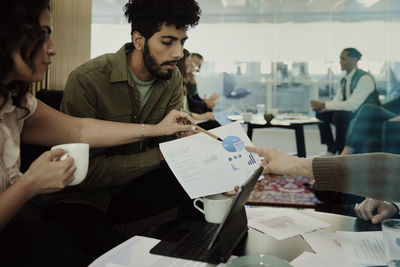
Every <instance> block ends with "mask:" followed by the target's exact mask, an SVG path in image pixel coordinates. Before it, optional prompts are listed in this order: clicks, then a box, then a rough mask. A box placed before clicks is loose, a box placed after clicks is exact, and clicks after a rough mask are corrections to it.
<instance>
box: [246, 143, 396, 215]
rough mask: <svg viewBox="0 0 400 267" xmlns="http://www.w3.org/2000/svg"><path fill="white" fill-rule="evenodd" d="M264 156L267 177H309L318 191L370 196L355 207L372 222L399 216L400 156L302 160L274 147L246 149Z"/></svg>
mask: <svg viewBox="0 0 400 267" xmlns="http://www.w3.org/2000/svg"><path fill="white" fill-rule="evenodd" d="M246 150H247V151H249V152H252V153H257V154H259V155H260V156H262V157H264V160H263V161H262V163H261V166H263V167H264V171H263V174H264V176H266V177H268V176H269V175H282V176H283V175H285V176H290V177H297V176H306V177H310V178H313V179H314V182H315V187H316V188H317V189H318V190H323V191H325V190H330V191H337V192H343V193H349V194H355V195H361V196H370V197H373V198H375V199H381V200H373V199H369V198H367V199H366V200H365V201H364V202H363V203H362V204H361V205H360V204H358V205H356V207H355V212H356V215H357V216H358V217H359V218H361V219H363V220H369V221H371V222H372V223H379V222H381V221H382V220H383V219H385V218H389V217H392V216H395V215H397V216H398V215H399V208H398V206H397V205H398V204H397V205H396V204H395V203H391V202H388V201H400V179H399V176H400V155H394V154H389V153H368V154H357V155H346V156H336V157H315V158H312V159H310V158H298V157H294V156H290V155H288V154H286V153H282V152H280V151H278V150H276V149H274V148H261V147H246Z"/></svg>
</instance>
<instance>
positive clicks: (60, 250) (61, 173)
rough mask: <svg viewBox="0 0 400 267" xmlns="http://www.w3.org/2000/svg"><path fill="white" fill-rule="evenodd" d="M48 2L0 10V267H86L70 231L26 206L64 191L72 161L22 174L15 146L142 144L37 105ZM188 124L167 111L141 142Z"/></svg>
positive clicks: (135, 127)
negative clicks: (32, 90) (35, 84)
mask: <svg viewBox="0 0 400 267" xmlns="http://www.w3.org/2000/svg"><path fill="white" fill-rule="evenodd" d="M49 2H50V0H14V1H1V3H0V25H1V31H0V40H1V42H0V51H2V53H1V55H0V59H1V60H0V70H1V71H0V250H1V265H2V266H68V267H70V266H87V265H88V264H89V263H90V258H89V257H88V255H86V253H85V252H84V251H82V250H81V248H80V243H79V240H78V235H77V233H76V232H75V231H74V230H73V229H72V228H70V227H67V226H64V225H61V224H57V223H53V222H48V221H46V220H44V219H43V218H42V217H41V214H40V212H39V211H37V210H33V209H32V208H31V206H30V205H29V204H30V201H31V199H32V198H33V197H35V196H37V195H39V194H48V193H51V192H55V191H59V190H62V189H63V188H65V187H66V186H67V185H68V184H69V183H71V182H72V181H73V179H74V172H75V170H76V166H75V164H74V161H73V159H72V158H71V157H67V158H66V159H65V160H62V161H61V160H59V159H60V157H62V156H63V155H64V154H65V153H66V151H64V150H61V149H55V150H50V151H46V152H45V153H43V154H42V155H41V156H40V157H38V158H37V159H36V160H35V161H34V162H33V163H32V164H31V165H30V167H29V168H28V170H27V171H26V172H25V173H21V172H20V170H19V167H20V150H19V148H20V142H21V141H22V142H25V143H28V144H34V145H46V146H52V145H56V144H60V143H71V142H84V143H88V144H89V145H90V147H107V146H116V145H121V144H127V143H131V142H134V141H137V140H140V138H141V137H142V136H143V132H141V131H142V130H143V126H141V125H140V124H132V123H119V122H108V121H100V120H94V119H90V118H75V117H71V116H68V115H65V114H63V113H61V112H59V111H57V110H55V109H53V108H51V107H49V106H47V105H45V104H44V103H42V102H40V101H38V100H37V99H36V98H35V97H34V96H32V94H31V93H29V89H30V86H31V84H32V83H33V82H38V81H42V80H43V79H44V77H45V73H46V70H47V68H48V66H49V64H50V63H51V59H52V57H53V56H54V55H55V54H56V47H55V44H54V42H53V39H52V37H51V32H52V28H51V23H50V22H51V14H50V3H49ZM182 120H188V121H193V120H192V118H190V116H188V115H187V114H185V113H184V112H179V111H173V112H171V113H170V114H169V115H168V116H167V117H166V118H165V119H164V120H163V121H162V122H160V123H159V124H158V125H147V124H146V125H144V129H145V132H144V136H146V137H151V136H157V135H169V134H172V133H175V132H176V131H187V130H189V129H190V128H191V126H188V125H181V124H180V123H178V122H180V121H182Z"/></svg>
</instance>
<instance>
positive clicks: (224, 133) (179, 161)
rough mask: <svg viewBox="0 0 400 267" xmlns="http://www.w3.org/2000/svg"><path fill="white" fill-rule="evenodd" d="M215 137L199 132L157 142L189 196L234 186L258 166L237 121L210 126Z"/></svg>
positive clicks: (200, 195)
mask: <svg viewBox="0 0 400 267" xmlns="http://www.w3.org/2000/svg"><path fill="white" fill-rule="evenodd" d="M210 132H211V133H213V134H214V135H216V136H218V137H219V138H221V139H222V140H223V141H222V142H221V141H218V140H216V139H214V138H213V137H211V136H209V135H206V134H205V133H198V134H194V135H191V136H188V137H184V138H180V139H177V140H173V141H170V142H165V143H161V144H160V150H161V152H162V154H163V156H164V158H165V160H166V161H167V163H168V165H169V167H170V168H171V170H172V172H173V173H174V174H175V176H176V178H177V179H178V181H179V183H180V184H181V185H182V187H183V188H184V189H185V191H186V193H187V194H188V195H189V196H190V198H192V199H193V198H197V197H202V196H206V195H212V194H217V193H222V192H227V191H230V190H233V188H234V186H235V185H242V183H243V182H244V181H246V180H247V178H249V177H250V176H251V175H252V174H253V172H254V171H255V170H256V169H257V168H258V167H259V166H260V163H261V158H260V157H259V156H258V155H257V154H253V153H249V152H247V151H246V150H245V149H244V147H245V146H253V144H252V143H251V141H250V139H249V138H248V137H247V135H246V133H245V131H244V130H243V128H242V126H241V125H240V123H239V122H233V123H230V124H227V125H223V126H221V127H218V128H215V129H212V130H210Z"/></svg>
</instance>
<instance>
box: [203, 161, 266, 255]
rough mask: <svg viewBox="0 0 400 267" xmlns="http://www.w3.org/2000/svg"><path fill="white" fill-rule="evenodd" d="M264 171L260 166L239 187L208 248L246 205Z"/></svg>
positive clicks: (209, 247)
mask: <svg viewBox="0 0 400 267" xmlns="http://www.w3.org/2000/svg"><path fill="white" fill-rule="evenodd" d="M262 171H263V167H260V168H258V169H257V170H256V171H255V172H254V173H253V174H252V175H251V176H250V177H249V178H248V179H247V180H246V182H244V183H243V185H242V186H241V187H240V188H239V191H238V193H237V194H236V195H235V197H234V199H233V201H232V204H231V206H230V207H229V210H228V212H227V213H226V214H225V217H224V219H223V220H222V222H221V224H220V225H219V227H218V230H217V231H216V232H215V234H214V237H213V239H212V241H211V242H210V244H209V246H208V250H210V249H211V248H212V246H213V245H214V244H215V241H216V240H217V238H218V236H219V234H220V233H221V232H222V231H223V230H224V229H225V228H226V227H227V226H228V225H229V224H230V222H231V221H232V219H233V218H234V217H235V215H236V214H237V213H239V212H240V211H241V209H242V208H243V207H244V205H245V204H246V202H247V199H248V198H249V196H250V194H251V191H253V188H254V186H255V184H256V183H257V180H258V178H259V177H260V175H261V173H262Z"/></svg>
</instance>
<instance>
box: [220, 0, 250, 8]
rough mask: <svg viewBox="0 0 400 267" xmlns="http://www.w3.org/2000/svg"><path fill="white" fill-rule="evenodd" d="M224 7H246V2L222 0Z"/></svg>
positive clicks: (241, 0)
mask: <svg viewBox="0 0 400 267" xmlns="http://www.w3.org/2000/svg"><path fill="white" fill-rule="evenodd" d="M221 3H222V5H224V7H244V6H246V0H221Z"/></svg>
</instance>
